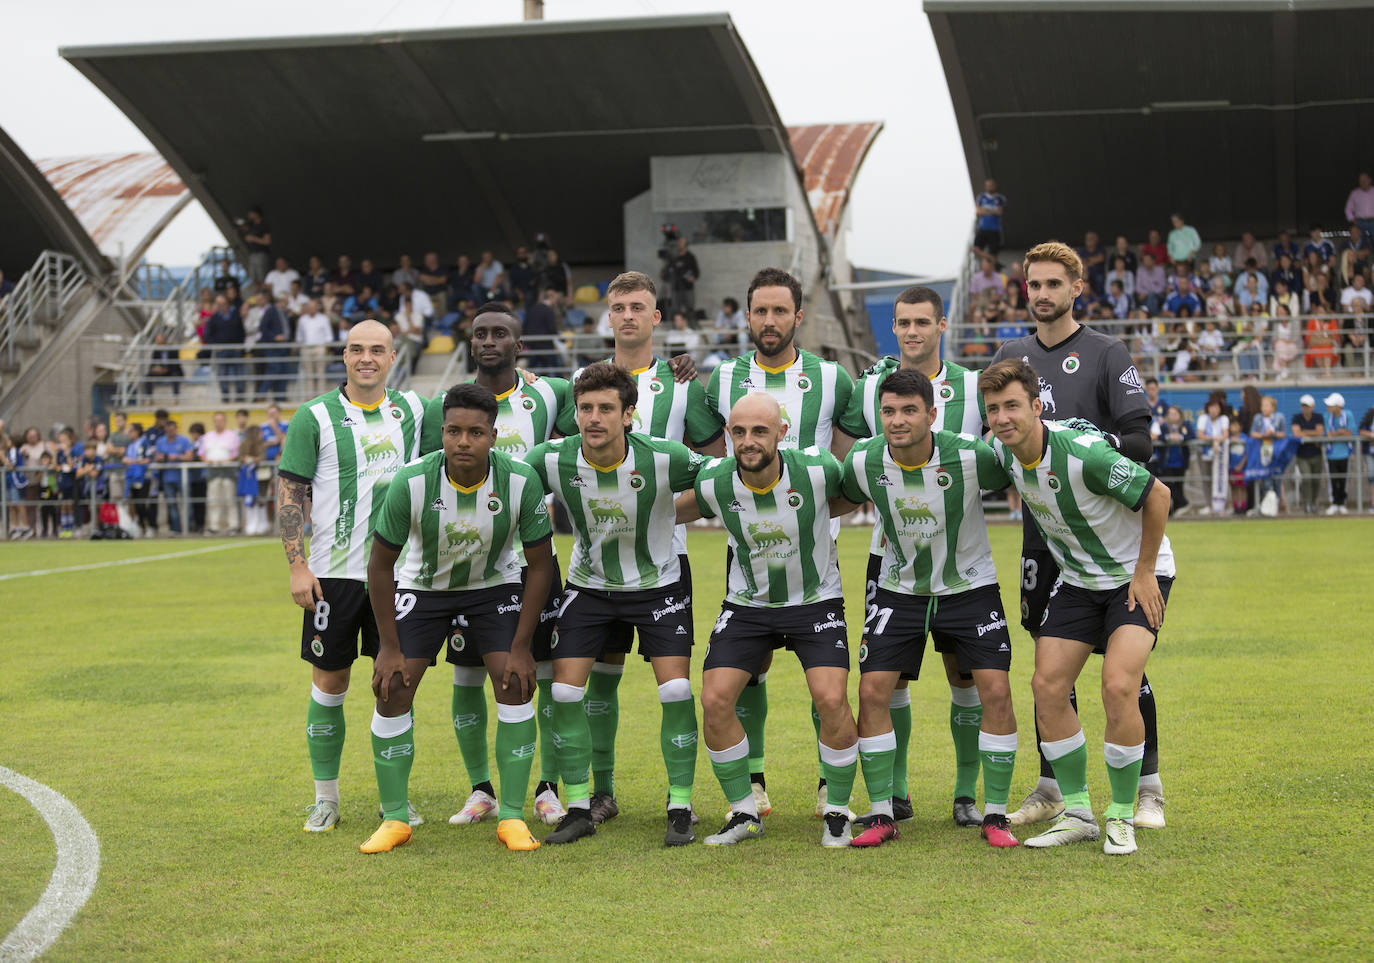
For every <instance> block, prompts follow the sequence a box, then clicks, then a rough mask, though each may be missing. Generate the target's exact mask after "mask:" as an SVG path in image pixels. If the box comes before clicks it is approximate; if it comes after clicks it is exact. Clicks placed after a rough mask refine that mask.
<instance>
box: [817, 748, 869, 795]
mask: <svg viewBox="0 0 1374 963" xmlns="http://www.w3.org/2000/svg"><path fill="white" fill-rule="evenodd" d="M816 745H817V746H818V747H819V748H818V752H819V753H820V757H821V778H823V779H824V780H825V801H826V803H827V804H828V805H830V806H841V807H843V806H848V805H849V794H850V793H851V792H852V791H853V789H854V775H855V773H857V772H858V769H859V744H858V743H857V742H856V743H855V744H854V745H852V746H850V747H849V748H848V749H832V748H830V747H829V746H827V745H826V744H825V743H823V742H820V741H819V740H818V741H817V742H816Z"/></svg>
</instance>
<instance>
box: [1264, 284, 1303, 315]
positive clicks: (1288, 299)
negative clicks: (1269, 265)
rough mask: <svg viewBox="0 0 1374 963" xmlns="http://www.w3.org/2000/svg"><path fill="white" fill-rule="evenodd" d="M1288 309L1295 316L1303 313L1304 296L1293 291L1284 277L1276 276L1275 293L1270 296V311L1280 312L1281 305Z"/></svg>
mask: <svg viewBox="0 0 1374 963" xmlns="http://www.w3.org/2000/svg"><path fill="white" fill-rule="evenodd" d="M1280 304H1282V305H1283V306H1284V307H1285V308H1287V309H1288V313H1289V314H1290V315H1292V316H1293V317H1297V316H1298V315H1300V314H1302V298H1301V297H1299V296H1298V294H1297V292H1295V291H1293V290H1292V289H1291V288H1290V287H1289V285H1288V282H1287V281H1285V280H1284V279H1283V278H1275V280H1274V293H1273V294H1271V295H1270V296H1269V313H1270V314H1278V312H1279V305H1280Z"/></svg>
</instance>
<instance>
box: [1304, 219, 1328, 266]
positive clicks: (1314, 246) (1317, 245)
mask: <svg viewBox="0 0 1374 963" xmlns="http://www.w3.org/2000/svg"><path fill="white" fill-rule="evenodd" d="M1309 251H1316V252H1317V254H1318V255H1319V256H1320V257H1321V259H1322V262H1323V263H1325V264H1330V263H1331V262H1332V261H1334V260H1335V259H1336V248H1335V246H1334V245H1333V244H1332V243H1331V242H1330V241H1328V240H1327V239H1326V238H1324V237H1322V226H1321V225H1320V224H1317V223H1313V225H1312V226H1311V227H1310V228H1308V230H1307V245H1306V246H1305V247H1304V248H1303V249H1302V256H1303V257H1307V253H1308V252H1309Z"/></svg>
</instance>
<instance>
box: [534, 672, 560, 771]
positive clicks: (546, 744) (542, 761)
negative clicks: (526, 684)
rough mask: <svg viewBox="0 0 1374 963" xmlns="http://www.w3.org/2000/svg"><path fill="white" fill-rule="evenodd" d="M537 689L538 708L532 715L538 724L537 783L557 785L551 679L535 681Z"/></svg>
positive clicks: (556, 757)
mask: <svg viewBox="0 0 1374 963" xmlns="http://www.w3.org/2000/svg"><path fill="white" fill-rule="evenodd" d="M535 685H537V686H538V687H539V708H538V709H537V711H536V712H535V714H534V717H535V719H536V720H537V721H538V723H539V781H540V782H551V783H554V784H555V785H557V784H558V756H557V755H556V754H555V753H554V751H553V696H552V695H550V694H549V687H550V686H551V685H553V679H536V680H535Z"/></svg>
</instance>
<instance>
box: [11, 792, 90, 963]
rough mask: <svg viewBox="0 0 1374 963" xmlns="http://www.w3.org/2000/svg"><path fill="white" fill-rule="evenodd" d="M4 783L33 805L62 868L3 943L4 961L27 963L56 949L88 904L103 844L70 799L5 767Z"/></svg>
mask: <svg viewBox="0 0 1374 963" xmlns="http://www.w3.org/2000/svg"><path fill="white" fill-rule="evenodd" d="M0 784H3V785H5V786H8V787H9V788H10V789H12V790H14V791H15V792H16V793H17V794H19V795H20V796H23V797H24V798H25V799H26V800H28V802H29V805H31V806H33V808H34V809H36V810H38V814H39V815H40V816H42V817H43V819H44V820H46V821H47V824H48V828H49V829H50V830H52V838H53V840H54V841H55V842H56V843H57V866H56V868H54V869H53V871H52V878H51V879H49V880H48V888H47V889H45V890H43V895H42V896H40V897H39V899H38V903H37V904H36V905H35V906H34V908H33V909H31V910H29V912H28V914H27V915H26V916H25V917H24V918H23V919H22V920H20V921H19V925H18V926H16V927H15V928H14V929H12V930H10V935H9V936H7V937H5V942H3V943H0V960H4V961H10V960H15V961H21V960H22V961H27V960H32V959H34V958H35V957H37V956H39V955H40V954H42V953H43V952H44V951H45V950H47V948H48V947H50V946H52V945H53V943H54V942H55V941H56V940H57V938H58V937H59V936H60V935H62V931H63V930H64V929H66V928H67V924H68V923H70V922H71V921H72V917H74V916H76V914H77V913H78V912H79V911H80V909H81V907H82V906H84V905H86V900H87V899H89V898H90V895H91V891H92V890H93V889H95V879H96V876H97V875H99V873H100V841H99V840H97V839H96V838H95V832H94V831H93V830H92V829H91V824H90V823H88V822H86V820H85V817H83V816H82V815H81V812H80V810H78V809H77V808H76V807H75V806H73V805H72V804H71V803H70V802H69V801H68V800H67V797H66V796H63V795H62V794H61V793H59V792H56V791H54V790H52V789H49V788H48V787H47V786H45V785H43V784H42V783H41V782H34V781H33V780H32V779H30V778H28V777H27V776H21V775H19V773H17V772H14V771H12V770H10V769H6V768H5V767H4V766H0Z"/></svg>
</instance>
